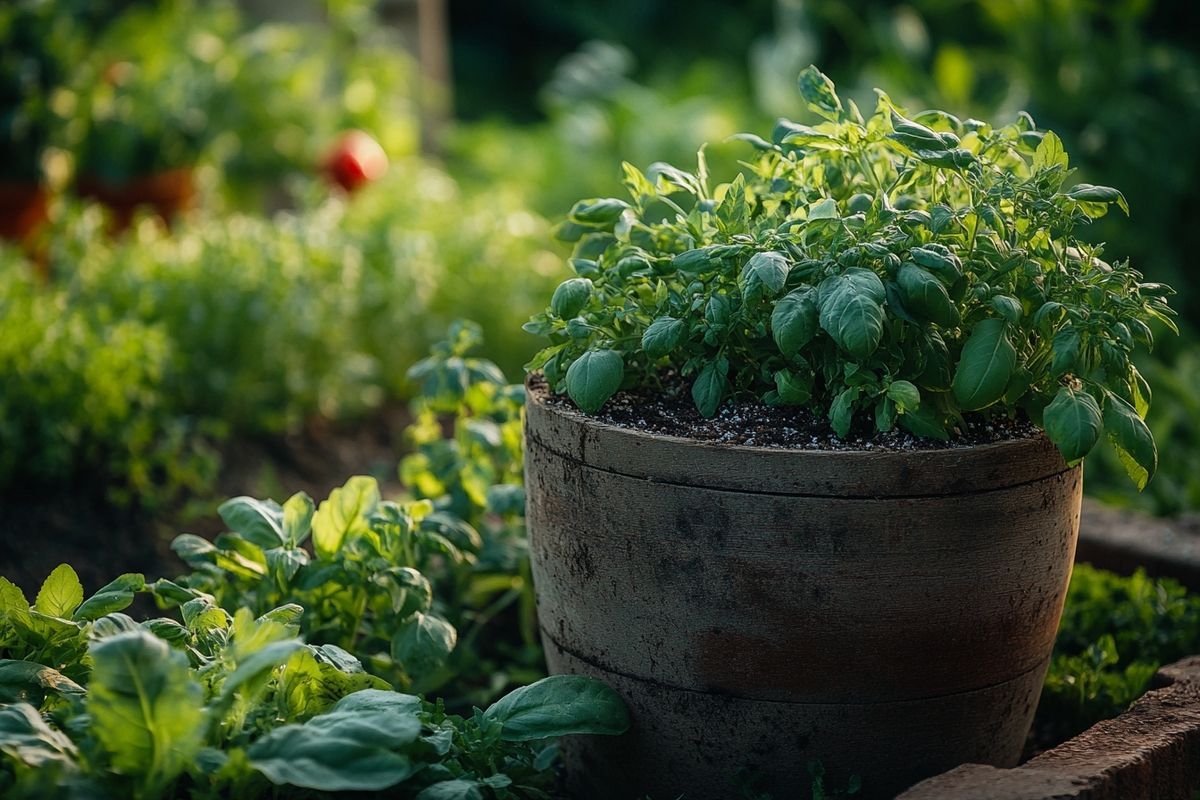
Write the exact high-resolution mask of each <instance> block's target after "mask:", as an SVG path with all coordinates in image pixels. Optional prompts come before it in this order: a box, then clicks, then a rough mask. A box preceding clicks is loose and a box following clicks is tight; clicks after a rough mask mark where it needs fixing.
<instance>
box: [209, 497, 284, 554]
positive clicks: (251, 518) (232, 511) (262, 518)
mask: <svg viewBox="0 0 1200 800" xmlns="http://www.w3.org/2000/svg"><path fill="white" fill-rule="evenodd" d="M217 513H219V514H220V515H221V519H223V520H224V521H225V524H226V525H228V526H229V530H231V531H233V532H234V533H239V534H241V535H242V536H243V537H245V538H246V539H248V540H249V541H251V542H254V544H256V545H258V546H259V547H262V548H270V547H279V545H281V544H283V509H282V508H281V507H280V506H279V504H278V503H276V502H275V501H274V500H256V499H254V498H253V497H235V498H233V499H232V500H226V501H225V502H224V503H222V504H221V507H220V508H218V509H217Z"/></svg>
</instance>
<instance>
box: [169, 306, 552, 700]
mask: <svg viewBox="0 0 1200 800" xmlns="http://www.w3.org/2000/svg"><path fill="white" fill-rule="evenodd" d="M480 338H481V334H480V331H479V328H478V326H476V325H474V324H472V323H456V324H455V325H453V326H452V327H451V330H450V334H449V339H448V340H447V341H446V342H443V343H440V344H438V345H435V346H434V348H433V354H432V355H431V356H430V357H428V358H426V359H424V360H423V361H421V362H418V364H417V365H415V366H414V368H413V369H412V370H411V374H410V377H411V378H412V379H413V381H414V382H415V383H417V384H418V386H419V387H420V389H421V394H420V395H419V396H418V398H417V400H415V401H414V404H413V405H414V412H415V422H414V423H413V425H412V426H411V427H410V429H409V438H410V439H411V440H412V442H413V444H414V446H415V448H416V452H414V453H413V454H411V455H410V456H408V457H407V458H405V460H404V462H403V463H402V465H401V468H400V476H401V478H402V480H403V481H404V483H405V484H406V486H407V487H408V488H409V491H410V493H411V496H410V497H409V498H408V499H407V500H405V501H403V502H395V501H391V500H385V499H383V498H382V496H381V493H380V490H379V485H378V483H377V482H376V480H375V479H374V478H371V477H367V476H358V477H354V478H351V479H350V480H349V481H348V482H347V483H346V485H345V486H343V487H341V488H339V489H335V490H334V491H333V492H332V494H331V495H330V497H329V499H328V500H325V501H324V502H322V503H321V504H320V505H319V506H317V505H315V504H314V503H313V501H312V500H311V499H310V498H309V497H308V496H307V495H306V494H304V493H298V494H296V495H294V496H293V497H291V498H290V499H288V500H287V502H285V503H283V504H282V505H279V504H277V503H275V502H274V501H272V500H258V499H254V498H250V497H238V498H234V499H232V500H229V501H228V502H226V503H224V504H223V505H222V506H221V507H220V514H221V516H222V518H223V520H224V521H225V523H226V525H227V526H228V528H229V532H228V533H225V534H222V535H221V536H218V537H217V538H216V539H215V540H214V541H212V542H209V541H207V540H205V539H202V538H200V537H198V536H193V535H189V534H184V535H182V536H179V537H177V538H176V540H175V542H174V544H173V547H174V549H175V551H176V552H177V553H178V554H179V555H180V556H181V557H182V558H183V559H184V561H185V562H187V563H188V565H189V566H191V567H192V570H193V572H192V573H191V574H189V575H186V576H184V577H182V578H180V579H179V583H180V584H181V585H184V586H187V587H188V588H190V589H193V590H199V591H203V592H204V593H206V594H208V595H211V596H212V597H213V598H215V600H216V601H217V602H218V603H219V604H220V605H221V606H222V607H224V608H225V609H227V610H228V611H230V612H233V611H235V610H236V609H237V608H240V607H246V608H249V609H250V610H251V611H253V612H254V613H256V614H262V613H266V612H267V611H268V610H269V609H271V608H275V607H277V606H281V605H285V604H288V603H296V604H299V605H301V606H303V607H304V608H306V609H308V610H309V611H308V613H307V614H306V615H305V617H304V619H303V620H302V622H301V630H302V631H303V633H304V635H305V637H306V638H307V640H308V641H310V642H313V643H316V644H331V645H336V646H338V647H340V648H342V649H344V650H347V651H350V652H353V653H356V654H359V655H360V656H361V658H362V661H363V662H364V666H365V668H366V669H367V670H368V671H369V672H370V673H372V674H374V675H378V676H380V677H382V678H384V679H386V680H387V681H388V682H389V683H391V684H393V685H395V686H398V687H403V688H413V689H415V690H418V691H422V692H427V691H431V690H434V689H439V690H440V689H443V688H448V689H449V690H450V691H452V692H453V694H452V696H450V697H448V698H447V699H448V700H449V701H451V702H452V703H453V704H454V705H455V706H460V705H467V706H468V707H469V705H470V704H473V703H486V702H487V701H489V700H492V699H494V698H495V696H496V695H497V694H498V693H499V692H500V691H501V690H503V689H504V688H505V687H506V686H508V685H509V684H511V683H519V682H526V681H528V680H533V679H536V678H538V677H540V676H541V675H542V674H544V673H543V672H542V671H541V650H540V648H539V647H538V646H537V632H536V624H535V622H534V605H533V593H532V585H531V582H530V580H529V570H528V559H527V548H526V544H525V526H524V515H525V497H524V490H523V488H522V486H521V480H522V472H521V461H520V454H521V408H522V405H523V398H524V388H523V387H521V386H510V385H508V384H507V381H506V380H505V378H504V374H503V373H502V372H501V371H500V369H499V368H498V367H496V365H495V364H493V363H491V362H489V361H486V360H484V359H479V358H473V357H470V356H468V355H467V353H468V351H469V350H471V349H472V348H473V347H475V346H477V345H478V344H479V343H480ZM447 419H449V420H453V422H452V423H450V428H451V429H452V430H451V431H450V433H449V435H447V432H446V431H445V430H444V429H443V427H442V424H441V423H442V421H443V420H447ZM510 609H515V610H516V612H517V613H516V614H515V618H512V617H508V618H505V620H504V621H505V622H511V623H513V624H511V625H508V626H505V627H503V628H502V629H503V631H504V635H497V634H496V633H495V632H494V631H495V629H497V628H501V626H500V625H499V623H498V618H499V617H500V616H501V615H502V614H503V613H504V612H506V611H508V610H510ZM460 630H462V633H463V637H464V644H465V646H464V647H461V648H460V647H457V645H458V640H459V631H460ZM485 642H486V643H487V644H488V645H489V647H487V648H485V647H484V646H483V645H484V643H485ZM501 646H502V647H503V652H492V650H494V649H496V648H497V647H501ZM499 656H503V658H499Z"/></svg>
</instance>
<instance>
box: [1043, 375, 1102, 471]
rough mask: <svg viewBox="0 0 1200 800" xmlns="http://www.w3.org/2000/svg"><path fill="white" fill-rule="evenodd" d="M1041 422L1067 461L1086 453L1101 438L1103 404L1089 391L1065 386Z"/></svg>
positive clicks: (1079, 457) (1047, 409) (1075, 459)
mask: <svg viewBox="0 0 1200 800" xmlns="http://www.w3.org/2000/svg"><path fill="white" fill-rule="evenodd" d="M1042 425H1043V427H1045V429H1046V435H1047V436H1049V437H1050V441H1052V442H1054V443H1055V444H1056V445H1058V449H1059V451H1060V452H1062V454H1063V458H1065V459H1066V460H1067V463H1068V464H1074V463H1076V462H1078V461H1079V460H1080V459H1082V458H1083V457H1084V456H1086V455H1087V454H1088V453H1089V452H1090V451H1091V449H1092V448H1093V447H1095V445H1096V441H1097V440H1098V439H1099V438H1100V429H1101V425H1102V421H1101V416H1100V407H1099V406H1098V405H1096V400H1095V398H1094V397H1092V396H1091V395H1090V394H1088V393H1087V392H1082V391H1077V390H1075V389H1072V388H1070V387H1068V386H1063V387H1062V388H1060V389H1059V390H1058V394H1056V395H1055V396H1054V400H1053V401H1051V403H1050V405H1048V406H1046V409H1045V411H1043V412H1042Z"/></svg>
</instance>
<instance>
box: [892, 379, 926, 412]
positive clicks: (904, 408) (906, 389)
mask: <svg viewBox="0 0 1200 800" xmlns="http://www.w3.org/2000/svg"><path fill="white" fill-rule="evenodd" d="M887 396H888V397H889V398H891V399H892V400H893V401H894V402H895V403H896V407H897V408H898V409H899V411H900V413H902V414H907V413H908V412H910V411H916V410H917V409H918V408H919V407H920V406H921V392H920V390H919V389H917V387H916V386H914V385H913V384H911V383H909V382H908V381H892V382H891V383H890V384H888V388H887Z"/></svg>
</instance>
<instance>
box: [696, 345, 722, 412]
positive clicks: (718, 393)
mask: <svg viewBox="0 0 1200 800" xmlns="http://www.w3.org/2000/svg"><path fill="white" fill-rule="evenodd" d="M728 382H729V360H728V359H726V358H725V357H724V356H722V357H721V358H718V359H717V360H715V361H710V362H709V363H707V364H705V365H704V368H703V369H702V370H700V374H699V375H697V376H696V380H695V381H693V382H692V401H693V402H694V403H695V404H696V410H697V411H699V412H700V416H702V417H704V418H705V419H711V418H712V417H714V416H716V414H717V409H718V408H720V407H721V401H722V400H724V399H725V389H726V386H727V384H728Z"/></svg>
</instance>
